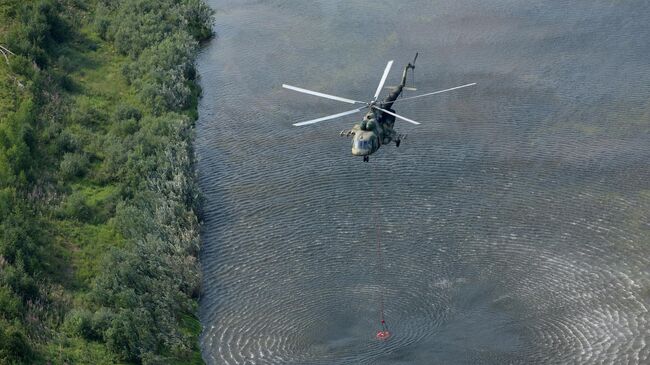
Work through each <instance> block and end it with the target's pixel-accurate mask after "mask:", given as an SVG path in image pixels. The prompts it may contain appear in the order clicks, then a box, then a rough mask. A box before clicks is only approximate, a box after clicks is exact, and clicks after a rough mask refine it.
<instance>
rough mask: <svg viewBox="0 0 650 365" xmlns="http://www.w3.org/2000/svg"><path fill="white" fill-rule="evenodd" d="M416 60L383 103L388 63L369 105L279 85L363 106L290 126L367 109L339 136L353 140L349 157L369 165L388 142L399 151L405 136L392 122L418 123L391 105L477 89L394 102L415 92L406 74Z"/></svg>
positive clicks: (389, 66)
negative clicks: (372, 156)
mask: <svg viewBox="0 0 650 365" xmlns="http://www.w3.org/2000/svg"><path fill="white" fill-rule="evenodd" d="M417 58H418V53H416V54H415V57H414V58H413V62H409V63H408V64H407V65H406V66H405V67H404V72H403V73H402V81H401V83H400V84H399V85H397V86H389V87H387V88H388V89H390V93H389V94H388V95H387V96H386V97H385V98H384V100H383V101H378V99H379V94H380V93H381V91H382V89H384V83H385V82H386V79H387V78H388V73H389V72H390V70H391V68H392V66H393V61H388V64H387V65H386V68H385V69H384V74H383V75H382V77H381V80H380V81H379V86H377V90H376V91H375V95H374V96H373V98H372V100H370V101H369V102H363V101H359V100H353V99H348V98H342V97H339V96H335V95H330V94H325V93H321V92H317V91H312V90H308V89H303V88H301V87H296V86H291V85H287V84H282V87H283V88H285V89H289V90H293V91H297V92H300V93H304V94H309V95H313V96H318V97H321V98H326V99H330V100H336V101H340V102H344V103H348V104H356V105H362V106H361V107H359V108H357V109H353V110H349V111H346V112H342V113H338V114H333V115H328V116H325V117H321V118H317V119H312V120H307V121H304V122H299V123H294V124H293V125H294V126H297V127H299V126H304V125H309V124H315V123H319V122H323V121H326V120H330V119H336V118H341V117H344V116H347V115H351V114H356V113H360V112H362V111H363V110H365V109H368V112H367V113H366V115H365V116H364V118H363V120H362V121H361V122H360V123H358V124H355V125H354V126H353V127H352V128H351V129H345V130H343V131H341V133H340V135H341V136H347V137H350V136H352V155H353V156H363V161H364V162H368V161H370V155H371V154H373V153H375V152H377V150H378V149H379V148H380V147H381V146H382V145H387V144H389V143H391V142H395V146H396V147H399V145H400V143H401V142H402V140H403V139H404V138H406V135H405V134H400V133H398V132H397V131H395V129H394V128H393V126H394V124H395V118H397V119H400V120H404V121H406V122H409V123H411V124H415V125H419V124H420V123H419V122H417V121H415V120H412V119H409V118H406V117H404V116H402V115H399V114H397V113H396V112H395V110H393V109H392V107H393V103H395V102H398V101H403V100H411V99H416V98H421V97H424V96H430V95H436V94H441V93H444V92H448V91H452V90H458V89H462V88H465V87H469V86H474V85H476V83H471V84H465V85H461V86H456V87H452V88H449V89H444V90H439V91H434V92H430V93H426V94H421V95H416V96H411V97H408V98H402V99H400V100H397V98H399V96H400V95H401V94H402V91H404V90H413V91H415V90H417V89H415V88H411V87H407V86H406V79H407V74H408V72H409V70H415V61H416V60H417Z"/></svg>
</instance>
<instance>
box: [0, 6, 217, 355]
mask: <svg viewBox="0 0 650 365" xmlns="http://www.w3.org/2000/svg"><path fill="white" fill-rule="evenodd" d="M0 20H2V22H1V23H2V25H0V45H2V46H3V47H4V49H3V52H2V53H3V54H2V55H0V363H8V364H11V363H48V362H51V363H55V364H63V363H75V364H77V363H93V364H102V363H106V364H111V363H164V364H169V363H183V364H186V363H201V358H200V354H199V351H198V342H197V339H198V334H199V331H200V326H199V325H198V321H197V320H196V316H195V313H196V298H197V295H198V291H199V282H200V280H199V279H200V277H199V270H198V263H197V253H198V247H199V240H198V219H197V214H198V213H197V210H198V199H199V194H198V190H197V187H196V184H195V173H194V169H193V151H192V145H191V139H192V133H193V123H194V120H195V118H196V115H197V111H196V104H197V103H196V100H197V98H198V96H199V88H198V86H197V84H196V71H195V68H194V59H195V56H196V51H197V48H198V42H199V41H200V40H203V39H206V38H208V37H210V35H211V24H212V12H211V10H210V9H209V8H208V7H207V6H206V5H205V4H203V2H202V1H201V0H119V1H107V0H93V1H81V0H34V1H22V0H7V1H4V2H3V3H2V4H1V5H0ZM5 56H6V59H5Z"/></svg>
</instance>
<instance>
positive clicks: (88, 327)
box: [63, 308, 98, 340]
mask: <svg viewBox="0 0 650 365" xmlns="http://www.w3.org/2000/svg"><path fill="white" fill-rule="evenodd" d="M92 316H93V315H92V313H90V311H88V310H86V309H76V308H75V309H72V310H71V311H69V312H68V314H66V316H65V321H64V322H63V330H64V331H65V332H66V333H67V334H68V335H69V336H80V337H83V338H85V339H88V340H90V339H95V338H97V337H98V336H97V334H96V333H95V332H94V329H93V321H92Z"/></svg>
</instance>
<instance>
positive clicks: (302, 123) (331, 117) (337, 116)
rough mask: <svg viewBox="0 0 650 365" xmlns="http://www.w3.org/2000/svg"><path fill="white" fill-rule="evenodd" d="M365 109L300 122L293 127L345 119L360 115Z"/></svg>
mask: <svg viewBox="0 0 650 365" xmlns="http://www.w3.org/2000/svg"><path fill="white" fill-rule="evenodd" d="M365 108H366V107H365V106H364V107H361V108H358V109H354V110H349V111H347V112H343V113H338V114H333V115H328V116H326V117H321V118H318V119H312V120H307V121H304V122H300V123H294V124H293V125H295V126H296V127H300V126H303V125H308V124H314V123H318V122H322V121H324V120H329V119H334V118H339V117H344V116H346V115H350V114H354V113H358V112H360V111H362V110H363V109H365Z"/></svg>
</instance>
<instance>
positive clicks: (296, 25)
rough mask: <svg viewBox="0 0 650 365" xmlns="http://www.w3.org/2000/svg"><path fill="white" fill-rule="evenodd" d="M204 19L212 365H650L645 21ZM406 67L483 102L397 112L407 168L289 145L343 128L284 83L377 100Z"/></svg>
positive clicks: (594, 14) (272, 0) (349, 8)
mask: <svg viewBox="0 0 650 365" xmlns="http://www.w3.org/2000/svg"><path fill="white" fill-rule="evenodd" d="M210 3H211V5H212V6H213V7H214V8H215V9H217V11H218V17H217V26H216V31H217V33H218V35H219V37H218V38H217V39H215V40H214V41H213V42H211V44H210V45H208V46H207V47H206V48H205V50H204V52H203V54H202V56H201V58H200V62H199V70H200V73H201V77H202V84H203V89H204V98H203V100H202V102H201V105H200V113H201V117H200V120H199V122H198V124H197V141H196V149H197V153H198V157H199V164H198V168H199V173H200V176H201V182H200V183H201V188H202V189H203V192H204V194H205V197H206V204H205V206H206V215H205V224H204V227H203V252H202V257H201V259H202V265H203V270H204V279H203V282H204V295H203V297H202V299H201V309H200V313H201V320H202V323H203V326H204V332H203V335H202V337H201V341H202V342H201V343H202V348H203V356H204V359H205V360H206V362H207V363H208V364H560V363H562V364H577V363H581V364H639V363H650V313H649V312H648V309H649V308H650V225H649V219H648V218H649V216H650V168H649V167H648V161H649V160H650V121H649V120H650V101H649V100H650V42H649V41H648V39H650V2H648V1H646V0H638V1H637V0H627V1H616V0H607V1H606V0H589V1H587V0H572V1H560V0H558V1H548V0H545V1H538V0H526V1H524V0H494V1H478V0H461V1H459V0H437V1H431V0H427V1H425V0H418V1H415V0H414V1H395V0H393V1H383V0H382V1H372V2H371V1H361V0H352V1H350V0H346V1H342V0H341V1H338V0H321V1H298V0H293V1H289V0H284V1H283V0H259V1H252V0H251V1H242V0H237V1H235V0H212V1H210ZM416 51H419V52H420V57H419V59H418V62H417V69H416V76H415V84H416V86H417V87H418V89H419V92H427V91H433V90H438V89H444V88H447V87H452V86H456V85H461V84H465V83H469V82H478V86H476V87H473V88H468V89H464V90H459V91H457V92H451V93H448V94H445V95H439V96H436V97H431V98H428V99H420V100H419V101H413V102H404V103H403V104H401V105H398V104H396V105H395V108H396V109H397V111H398V112H399V113H402V114H404V115H405V116H408V117H411V118H413V119H416V120H420V121H422V122H423V124H422V125H420V126H413V125H410V124H407V123H399V122H398V124H397V129H398V131H400V132H402V133H408V134H409V137H408V139H406V140H405V141H404V142H403V143H402V145H401V146H400V148H399V149H398V148H395V147H394V145H391V146H385V147H383V148H382V149H381V150H379V152H378V153H376V154H375V155H373V156H372V157H371V160H370V163H368V164H364V163H362V162H361V159H360V158H353V157H352V156H351V155H350V141H349V139H346V138H342V137H339V136H338V132H339V131H340V130H342V129H344V128H349V127H351V126H352V124H353V122H354V121H355V118H353V117H348V118H344V119H343V120H334V121H329V122H323V123H321V124H318V125H314V126H307V127H301V128H298V127H292V126H291V123H294V122H297V121H301V120H305V119H311V118H316V117H318V116H322V115H327V114H334V113H338V112H341V111H345V110H349V109H351V108H350V106H349V105H347V104H342V103H337V102H335V101H326V100H320V99H318V98H315V97H311V96H307V95H301V94H297V93H293V92H291V91H287V90H284V89H282V88H280V85H281V84H282V83H290V84H294V85H298V86H303V87H307V88H310V89H314V90H321V91H324V92H329V93H333V94H336V95H340V96H343V97H350V98H353V99H361V100H366V99H368V98H369V97H370V96H371V94H372V93H373V92H374V89H375V88H376V85H377V82H378V80H379V78H380V76H381V72H382V70H383V68H384V66H385V64H386V62H387V61H388V60H390V59H394V60H395V61H396V67H395V68H394V69H393V72H392V73H391V75H390V77H389V84H395V83H396V82H397V80H398V78H399V74H400V73H401V70H399V67H402V66H403V65H404V64H405V63H406V62H408V61H409V60H410V59H411V58H412V57H413V54H414V53H415V52H416ZM398 66H399V67H398ZM409 95H414V93H413V92H410V93H407V95H406V96H409ZM377 226H378V227H379V231H380V233H381V236H382V253H383V257H384V260H385V268H384V272H383V274H382V273H380V271H379V266H378V260H377V254H376V245H377V241H376V237H375V234H376V229H377ZM382 292H383V293H385V308H386V320H387V322H388V325H389V327H390V329H391V331H392V332H393V337H392V338H391V339H390V340H389V341H387V342H379V341H377V340H375V339H374V333H375V331H377V330H378V329H379V321H378V310H379V301H380V293H382Z"/></svg>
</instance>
